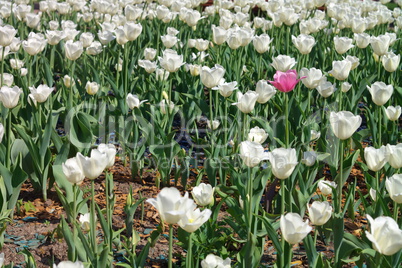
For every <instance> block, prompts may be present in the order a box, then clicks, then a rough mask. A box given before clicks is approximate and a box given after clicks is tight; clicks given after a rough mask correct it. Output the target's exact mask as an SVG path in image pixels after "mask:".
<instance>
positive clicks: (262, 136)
mask: <svg viewBox="0 0 402 268" xmlns="http://www.w3.org/2000/svg"><path fill="white" fill-rule="evenodd" d="M267 138H268V134H267V132H265V130H264V129H262V128H259V127H253V128H252V129H250V132H249V133H248V136H247V139H248V140H249V141H254V142H257V143H259V144H262V143H264V141H265V140H266V139H267Z"/></svg>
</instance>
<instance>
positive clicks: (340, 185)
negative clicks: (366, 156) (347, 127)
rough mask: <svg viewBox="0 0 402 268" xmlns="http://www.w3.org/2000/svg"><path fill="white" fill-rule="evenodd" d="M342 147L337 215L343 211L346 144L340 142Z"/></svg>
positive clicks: (340, 151)
mask: <svg viewBox="0 0 402 268" xmlns="http://www.w3.org/2000/svg"><path fill="white" fill-rule="evenodd" d="M340 143H341V146H340V150H339V154H340V163H339V181H338V188H337V191H338V202H339V203H338V206H337V208H336V209H337V210H336V212H337V213H340V212H341V210H342V186H343V158H344V150H345V149H344V144H343V140H341V141H340Z"/></svg>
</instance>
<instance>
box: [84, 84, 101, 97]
mask: <svg viewBox="0 0 402 268" xmlns="http://www.w3.org/2000/svg"><path fill="white" fill-rule="evenodd" d="M85 90H86V91H87V93H88V94H89V95H95V94H96V93H97V92H98V90H99V84H98V83H96V82H90V81H88V82H87V84H86V85H85Z"/></svg>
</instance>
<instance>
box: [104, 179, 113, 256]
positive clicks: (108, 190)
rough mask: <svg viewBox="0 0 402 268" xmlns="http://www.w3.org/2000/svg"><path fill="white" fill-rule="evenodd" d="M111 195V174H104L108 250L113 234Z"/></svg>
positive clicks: (110, 246)
mask: <svg viewBox="0 0 402 268" xmlns="http://www.w3.org/2000/svg"><path fill="white" fill-rule="evenodd" d="M112 193H113V178H112V177H111V174H109V173H108V172H106V208H107V210H106V217H107V222H108V227H109V234H110V237H109V241H108V242H109V249H112V248H113V247H112V234H113V228H112V225H113V221H112V212H113V210H114V208H113V203H112V202H111V198H113V197H110V195H111V194H112Z"/></svg>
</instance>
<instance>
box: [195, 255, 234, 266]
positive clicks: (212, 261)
mask: <svg viewBox="0 0 402 268" xmlns="http://www.w3.org/2000/svg"><path fill="white" fill-rule="evenodd" d="M201 267H202V268H217V267H219V268H230V258H229V257H228V258H226V259H225V260H224V259H222V258H221V257H218V256H215V255H214V254H208V256H207V257H206V258H205V259H203V260H202V261H201Z"/></svg>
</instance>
